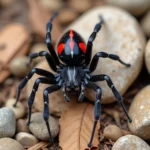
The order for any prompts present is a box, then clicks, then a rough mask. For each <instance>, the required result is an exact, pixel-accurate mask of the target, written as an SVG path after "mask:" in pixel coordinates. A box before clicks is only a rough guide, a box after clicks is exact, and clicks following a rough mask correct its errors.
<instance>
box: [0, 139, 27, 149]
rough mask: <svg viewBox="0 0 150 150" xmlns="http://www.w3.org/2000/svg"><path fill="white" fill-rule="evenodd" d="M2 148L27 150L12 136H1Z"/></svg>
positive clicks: (0, 145)
mask: <svg viewBox="0 0 150 150" xmlns="http://www.w3.org/2000/svg"><path fill="white" fill-rule="evenodd" d="M0 149H1V150H25V149H24V148H23V146H22V145H21V144H20V143H19V142H17V141H16V140H14V139H11V138H1V139H0Z"/></svg>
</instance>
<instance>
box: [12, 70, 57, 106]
mask: <svg viewBox="0 0 150 150" xmlns="http://www.w3.org/2000/svg"><path fill="white" fill-rule="evenodd" d="M34 73H36V74H38V75H42V76H46V77H50V78H54V75H53V74H52V73H50V72H48V71H46V70H43V69H39V68H33V69H32V70H31V71H30V72H29V73H28V74H27V75H26V77H25V78H24V79H23V80H22V81H21V82H20V84H19V85H18V89H17V98H16V102H15V104H14V105H13V106H14V107H16V105H17V102H18V100H19V97H20V92H21V90H22V89H23V88H24V86H25V85H26V84H27V82H28V81H29V79H30V78H31V77H32V76H33V75H34Z"/></svg>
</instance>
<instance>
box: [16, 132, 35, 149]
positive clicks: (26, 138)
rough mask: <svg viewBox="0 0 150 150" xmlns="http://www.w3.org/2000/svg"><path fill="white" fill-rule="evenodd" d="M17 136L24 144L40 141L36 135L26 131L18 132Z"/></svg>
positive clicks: (30, 144)
mask: <svg viewBox="0 0 150 150" xmlns="http://www.w3.org/2000/svg"><path fill="white" fill-rule="evenodd" d="M15 138H16V140H17V141H18V142H19V143H20V144H21V145H22V146H33V145H35V144H37V143H38V139H37V138H36V137H35V136H34V135H32V134H29V133H26V132H20V133H18V134H17V135H16V137H15Z"/></svg>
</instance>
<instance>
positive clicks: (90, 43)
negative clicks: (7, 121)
mask: <svg viewBox="0 0 150 150" xmlns="http://www.w3.org/2000/svg"><path fill="white" fill-rule="evenodd" d="M103 22H104V20H103V18H102V16H100V21H99V23H97V24H96V25H95V27H94V31H93V32H92V34H91V35H90V37H89V40H88V43H87V50H86V56H85V64H84V67H86V66H88V64H89V63H90V61H91V56H92V47H93V41H94V40H95V38H96V35H97V33H98V32H99V31H100V29H101V26H102V24H103Z"/></svg>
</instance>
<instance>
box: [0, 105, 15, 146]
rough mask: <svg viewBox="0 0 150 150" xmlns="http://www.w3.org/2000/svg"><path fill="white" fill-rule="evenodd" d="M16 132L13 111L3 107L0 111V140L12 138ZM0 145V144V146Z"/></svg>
mask: <svg viewBox="0 0 150 150" xmlns="http://www.w3.org/2000/svg"><path fill="white" fill-rule="evenodd" d="M15 131H16V119H15V115H14V113H13V111H12V110H11V109H9V108H6V107H3V108H1V109H0V138H3V137H12V136H13V135H14V134H15ZM0 145H1V144H0Z"/></svg>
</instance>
